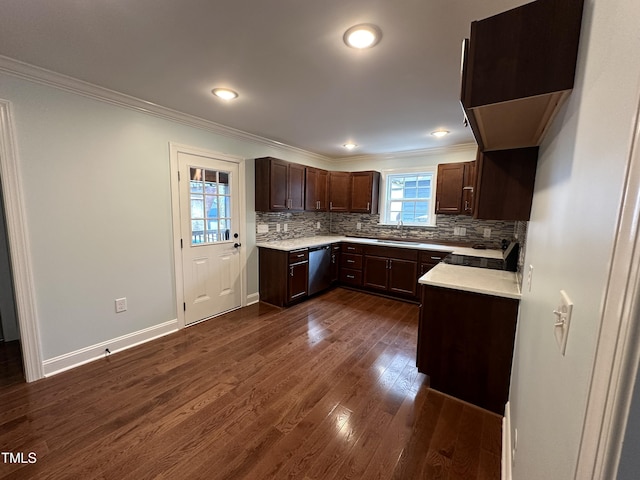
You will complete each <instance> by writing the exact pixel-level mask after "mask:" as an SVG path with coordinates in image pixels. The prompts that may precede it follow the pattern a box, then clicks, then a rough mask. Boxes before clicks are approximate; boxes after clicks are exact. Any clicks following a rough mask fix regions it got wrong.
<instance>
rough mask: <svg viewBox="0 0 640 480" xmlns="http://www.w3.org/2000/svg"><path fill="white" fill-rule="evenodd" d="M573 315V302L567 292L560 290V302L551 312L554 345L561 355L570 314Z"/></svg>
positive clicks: (569, 322)
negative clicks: (556, 345)
mask: <svg viewBox="0 0 640 480" xmlns="http://www.w3.org/2000/svg"><path fill="white" fill-rule="evenodd" d="M572 313H573V302H572V301H571V299H570V298H569V295H567V292H565V291H564V290H560V302H559V304H558V306H557V307H556V309H555V310H554V311H553V315H554V326H553V330H554V335H555V337H556V343H557V344H558V348H559V349H560V353H561V354H562V355H564V354H565V350H566V349H567V337H568V336H569V326H570V324H571V314H572Z"/></svg>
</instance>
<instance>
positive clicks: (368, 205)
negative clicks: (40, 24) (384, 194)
mask: <svg viewBox="0 0 640 480" xmlns="http://www.w3.org/2000/svg"><path fill="white" fill-rule="evenodd" d="M370 206H371V202H367V210H369V209H370Z"/></svg>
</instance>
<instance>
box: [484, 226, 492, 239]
mask: <svg viewBox="0 0 640 480" xmlns="http://www.w3.org/2000/svg"><path fill="white" fill-rule="evenodd" d="M483 236H484V238H491V229H490V228H485V229H484V233H483Z"/></svg>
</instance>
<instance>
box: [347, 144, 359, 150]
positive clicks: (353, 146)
mask: <svg viewBox="0 0 640 480" xmlns="http://www.w3.org/2000/svg"><path fill="white" fill-rule="evenodd" d="M357 146H358V145H356V144H355V143H345V144H344V145H343V147H344V148H346V149H347V150H353V149H354V148H356V147H357Z"/></svg>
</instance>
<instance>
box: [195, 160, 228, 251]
mask: <svg viewBox="0 0 640 480" xmlns="http://www.w3.org/2000/svg"><path fill="white" fill-rule="evenodd" d="M189 172H190V179H189V182H190V186H189V189H190V192H191V211H190V215H191V245H206V244H209V243H215V242H225V241H229V240H230V239H231V224H232V218H231V188H230V176H231V174H230V172H221V171H216V170H207V169H205V168H200V167H190V169H189Z"/></svg>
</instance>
